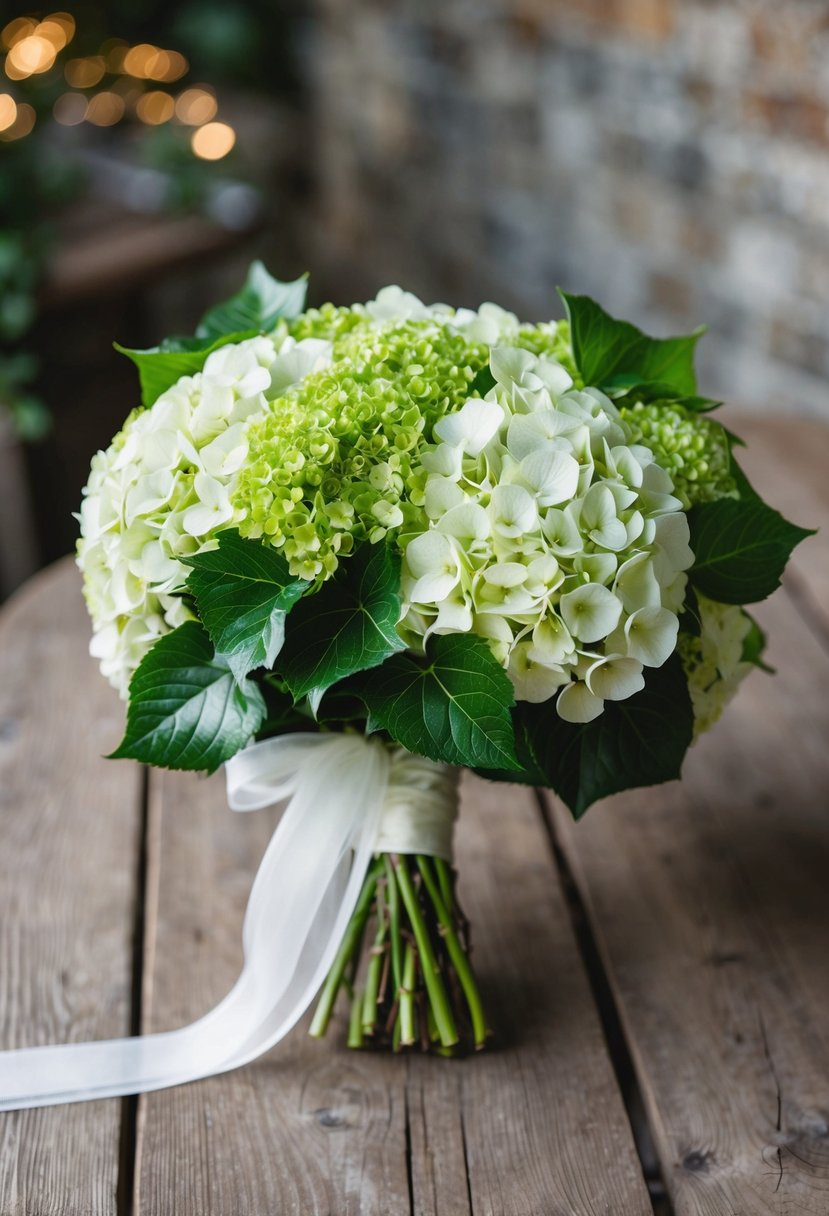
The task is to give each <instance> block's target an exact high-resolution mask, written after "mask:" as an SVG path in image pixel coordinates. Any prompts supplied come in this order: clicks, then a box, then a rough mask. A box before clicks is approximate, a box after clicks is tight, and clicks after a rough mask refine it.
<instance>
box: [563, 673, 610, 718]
mask: <svg viewBox="0 0 829 1216" xmlns="http://www.w3.org/2000/svg"><path fill="white" fill-rule="evenodd" d="M603 709H604V702H603V701H602V699H601V698H600V697H597V696H596V695H595V694H594V693H592V692H591V691H590V689H589V688H588V687H587V685H586V684H585V683H584V682H583V681H582V680H575V681H574V682H573V683H571V684H568V685H567V687H566V688H562V690H561V692H560V693H559V694H558V700H557V701H556V711H557V713H558V716H559V717H560V718H563V719H564V721H565V722H576V723H581V722H592V721H593V719H594V718H598V716H599V714H600V713H601V712H602V710H603Z"/></svg>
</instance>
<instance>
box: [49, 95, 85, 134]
mask: <svg viewBox="0 0 829 1216" xmlns="http://www.w3.org/2000/svg"><path fill="white" fill-rule="evenodd" d="M86 108H87V101H86V98H85V97H84V95H83V93H62V94H61V96H60V97H59V98H58V99H57V101H56V102H55V105H54V108H53V110H52V113H53V114H54V116H55V120H56V121H57V122H59V123H60V124H61V126H63V127H76V126H77V125H78V123H79V122H83V120H84V119H85V118H86Z"/></svg>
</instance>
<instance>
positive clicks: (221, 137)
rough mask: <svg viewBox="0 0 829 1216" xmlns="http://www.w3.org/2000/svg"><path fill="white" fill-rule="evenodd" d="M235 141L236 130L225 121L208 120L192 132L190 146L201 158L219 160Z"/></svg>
mask: <svg viewBox="0 0 829 1216" xmlns="http://www.w3.org/2000/svg"><path fill="white" fill-rule="evenodd" d="M235 143H236V132H235V131H234V130H233V127H231V126H229V125H228V123H226V122H209V123H208V124H207V125H206V126H204V127H199V128H198V129H197V130H196V131H194V132H193V135H192V137H191V139H190V146H191V147H192V149H193V151H194V152H195V154H196V156H198V157H200V158H201V159H202V160H221V159H222V157H223V156H227V154H228V152H229V151H230V150H231V148H232V147H233V145H234V144H235Z"/></svg>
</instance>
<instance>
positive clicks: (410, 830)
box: [0, 734, 457, 1111]
mask: <svg viewBox="0 0 829 1216" xmlns="http://www.w3.org/2000/svg"><path fill="white" fill-rule="evenodd" d="M226 774H227V787H228V801H229V802H230V806H231V808H232V809H233V810H236V811H253V810H258V809H259V808H260V807H265V806H270V805H272V804H273V803H276V802H282V801H284V800H286V799H287V800H288V802H287V806H286V808H285V811H284V813H283V815H282V818H281V820H280V823H279V826H278V827H277V829H276V831H275V832H274V834H273V836H272V837H271V841H270V844H269V845H268V848H267V850H266V852H265V856H264V858H263V859H262V864H261V865H260V867H259V871H258V873H257V875H256V878H255V880H254V883H253V888H252V890H251V894H250V899H249V901H248V907H247V911H246V913H245V923H244V929H243V932H242V943H243V947H244V966H243V968H242V974H241V975H240V976H239V979H238V980H237V981H236V984H235V985H234V986H233V988H232V989H231V991H230V992H229V993H228V995H227V996H226V997H225V998H224V1000H223V1001H221V1002H220V1004H218V1005H217V1006H216V1007H215V1009H213V1010H211V1011H210V1013H208V1014H206V1015H205V1016H204V1017H202V1018H200V1019H199V1020H198V1021H197V1022H193V1023H192V1024H191V1025H190V1026H185V1027H183V1028H182V1029H180V1030H173V1031H167V1032H165V1033H162V1034H150V1035H141V1036H138V1037H135V1038H128V1039H111V1040H106V1041H101V1042H95V1043H68V1044H63V1045H60V1046H54V1047H24V1048H20V1049H18V1050H15V1051H5V1052H0V1111H3V1110H20V1109H23V1108H25V1107H31V1106H52V1105H56V1104H58V1103H63V1102H81V1101H86V1100H88V1099H92V1098H113V1097H121V1096H124V1095H126V1094H137V1093H147V1092H149V1091H150V1090H155V1089H165V1088H167V1087H168V1086H170V1085H181V1084H183V1083H184V1082H186V1081H196V1080H198V1079H200V1078H202V1077H208V1076H213V1075H214V1074H216V1073H220V1072H227V1071H228V1070H230V1069H232V1068H238V1067H239V1066H240V1065H242V1064H247V1063H248V1062H249V1061H251V1060H253V1059H255V1058H256V1057H257V1056H259V1055H261V1054H262V1053H263V1052H265V1051H268V1050H269V1049H270V1048H271V1047H273V1045H274V1044H275V1043H277V1042H278V1041H279V1040H280V1039H281V1038H283V1037H284V1036H285V1035H286V1034H287V1033H288V1031H289V1030H290V1029H291V1027H292V1026H293V1025H294V1024H295V1023H296V1022H297V1021H298V1019H299V1018H300V1017H301V1016H302V1014H303V1013H304V1012H305V1010H306V1009H307V1008H308V1006H309V1004H310V1003H311V1001H312V1000H313V998H314V995H315V994H316V992H317V990H318V989H319V987H320V985H321V984H322V982H323V980H324V979H325V976H326V974H327V972H328V970H329V968H330V967H331V964H332V963H333V961H334V957H335V955H336V953H337V949H338V947H339V945H340V941H341V940H342V936H343V934H344V932H345V930H346V927H347V925H348V922H349V920H350V918H351V915H352V913H353V911H354V907H355V904H356V902H357V898H358V896H359V893H360V888H361V887H362V884H363V880H364V878H365V874H366V870H367V869H368V865H369V862H370V860H371V857H372V854H373V853H375V852H397V853H428V854H430V855H432V856H437V857H443V858H445V859H446V860H447V861H451V858H452V852H451V850H452V828H453V825H454V819H455V816H456V813H457V772H456V770H454V769H451V768H450V767H448V766H447V765H437V764H434V763H432V761H430V760H424V759H422V758H421V757H418V756H412V755H410V754H409V753H407V752H405V751H403V750H402V749H397V750H396V751H391V752H390V751H389V749H388V748H387V747H386V746H385V745H384V744H383V743H381V742H380V741H379V740H372V739H366V738H364V737H363V736H361V735H343V734H327V735H326V734H313V735H311V734H309V735H305V734H302V735H284V736H281V737H279V738H276V739H266V740H264V741H263V742H261V743H255V744H253V746H251V747H249V748H247V749H246V750H245V751H243V752H241V753H240V754H239V755H238V756H235V757H234V758H233V760H231V761H230V762H229V763H228V764H227V765H226Z"/></svg>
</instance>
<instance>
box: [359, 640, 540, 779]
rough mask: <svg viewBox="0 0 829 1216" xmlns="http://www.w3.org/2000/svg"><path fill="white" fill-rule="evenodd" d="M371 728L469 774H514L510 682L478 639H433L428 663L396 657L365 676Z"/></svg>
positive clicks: (484, 643) (410, 749) (516, 762)
mask: <svg viewBox="0 0 829 1216" xmlns="http://www.w3.org/2000/svg"><path fill="white" fill-rule="evenodd" d="M361 696H362V698H363V700H364V701H365V704H366V706H367V708H368V711H369V729H377V728H378V727H380V728H382V729H383V730H386V731H388V733H389V734H390V735H391V737H392V739H395V740H396V741H397V742H398V743H400V744H402V745H403V747H406V748H408V749H409V751H411V752H418V753H419V754H420V755H423V756H429V757H430V759H432V760H442V761H444V762H446V763H448V764H462V765H465V766H467V767H468V768H477V769H490V768H503V769H517V768H518V767H519V765H518V761H517V760H516V756H515V740H514V736H513V727H512V720H511V718H510V712H509V710H510V706H511V705H512V704H513V701H514V699H515V698H514V694H513V690H512V684H511V683H510V681H509V678H508V676H507V674H506V672H505V671H504V669H503V668H502V667H501V664H500V663H499V662H498V660H497V659H496V658H495V657H494V655H493V654H492V651H491V650H490V648H489V645H488V643H487V642H486V641H485V640H484V639H483V638H478V637H474V636H472V635H471V634H465V633H456V634H447V635H445V636H436V637H432V638H431V639H430V641H429V644H428V647H427V654H426V658H425V660H422V661H421V660H418V659H417V658H415V656H413V655H411V654H408V653H407V654H399V655H395V656H394V657H393V658H390V659H388V660H387V661H386V662H385V663H384V664H383V665H382V667H378V668H377V669H376V670H375V671H372V672H371V673H370V675H369V676H368V677H367V678H366V680H365V682H364V684H363V687H362V690H361Z"/></svg>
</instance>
